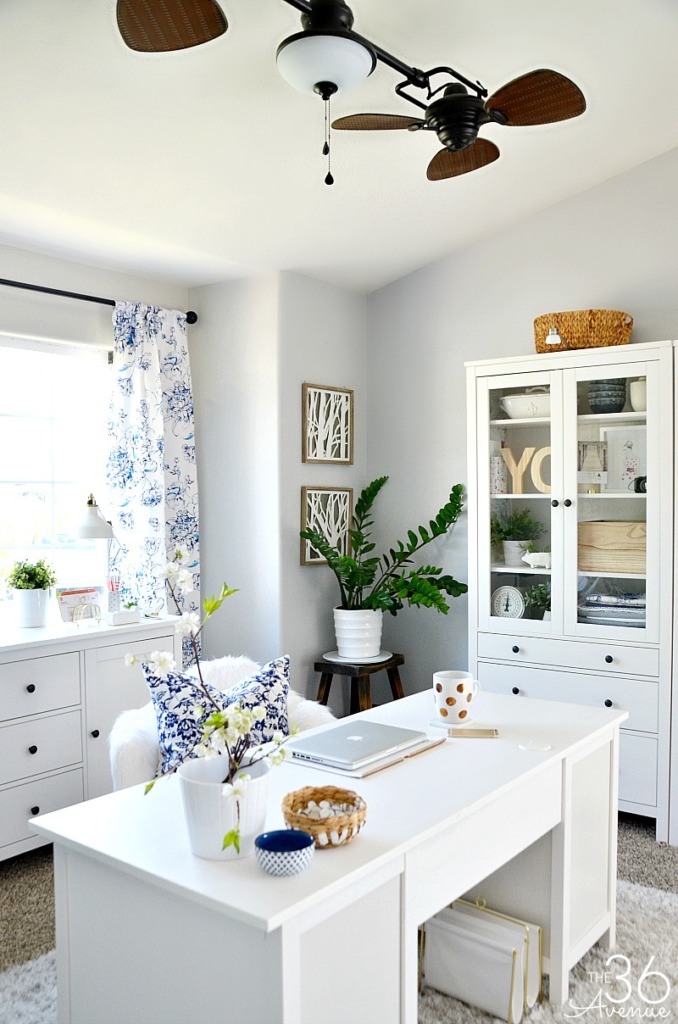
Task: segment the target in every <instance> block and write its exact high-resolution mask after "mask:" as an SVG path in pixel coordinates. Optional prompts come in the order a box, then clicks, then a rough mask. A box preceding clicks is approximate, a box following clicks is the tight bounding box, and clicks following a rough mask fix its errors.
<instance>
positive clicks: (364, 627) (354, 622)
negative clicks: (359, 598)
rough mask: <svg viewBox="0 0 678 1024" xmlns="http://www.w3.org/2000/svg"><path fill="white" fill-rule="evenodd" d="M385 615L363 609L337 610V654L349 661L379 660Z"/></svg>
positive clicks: (335, 625)
mask: <svg viewBox="0 0 678 1024" xmlns="http://www.w3.org/2000/svg"><path fill="white" fill-rule="evenodd" d="M383 619H384V613H383V612H380V611H373V610H372V609H366V610H365V609H362V608H335V609H334V633H335V636H336V638H337V654H338V655H339V657H340V658H346V659H347V660H348V661H361V660H363V659H365V658H378V657H379V654H380V652H381V628H382V624H383Z"/></svg>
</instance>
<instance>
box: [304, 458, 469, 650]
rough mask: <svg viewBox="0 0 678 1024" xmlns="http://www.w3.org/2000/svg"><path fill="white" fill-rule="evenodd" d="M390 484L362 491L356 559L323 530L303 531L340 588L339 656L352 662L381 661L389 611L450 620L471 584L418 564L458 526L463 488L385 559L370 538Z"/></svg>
mask: <svg viewBox="0 0 678 1024" xmlns="http://www.w3.org/2000/svg"><path fill="white" fill-rule="evenodd" d="M387 480H388V477H387V476H381V477H378V478H377V479H376V480H373V481H372V483H370V484H368V485H367V486H366V487H365V488H364V489H363V490H362V491H361V493H360V497H359V498H358V500H357V502H356V505H355V510H354V513H353V517H352V520H351V528H350V529H349V531H348V539H349V543H350V552H351V553H350V554H344V553H343V552H342V551H340V550H339V549H338V548H337V547H334V546H333V545H332V544H331V543H330V542H329V541H328V540H327V538H326V537H325V536H324V535H323V534H322V533H320V532H319V531H318V530H313V529H305V530H301V531H300V535H301V537H302V538H303V539H304V540H307V541H309V542H310V543H311V545H312V546H313V548H315V550H316V551H318V552H319V553H320V554H321V555H322V556H323V558H324V559H326V561H327V564H328V565H329V567H330V569H331V570H332V572H333V573H334V575H335V577H336V579H337V583H338V584H339V597H340V604H339V606H338V607H337V608H335V609H334V624H335V632H336V638H337V655H338V657H340V658H345V659H346V660H348V661H358V662H359V661H365V660H370V659H376V658H378V657H379V655H380V651H381V628H382V619H383V613H384V612H385V611H387V612H390V613H391V615H396V614H397V613H398V612H399V611H400V609H401V608H403V607H404V606H405V605H408V606H410V607H415V608H417V607H418V608H434V609H435V610H436V611H437V612H442V613H443V614H447V611H448V607H449V606H448V603H447V596H449V597H459V596H460V595H461V594H465V593H466V591H467V590H468V587H467V586H466V584H465V583H460V582H459V581H458V580H456V579H455V578H454V577H453V576H450V575H449V574H446V573H444V572H443V570H442V569H441V568H440V567H438V566H435V565H422V566H418V567H416V568H415V567H414V566H413V564H412V563H413V561H414V556H415V555H416V554H417V553H418V552H419V551H420V550H421V549H422V548H424V547H426V545H427V544H430V543H431V541H433V540H435V539H436V538H437V537H442V536H444V535H445V534H446V533H447V532H448V530H450V528H451V527H452V526H453V525H454V524H455V523H456V521H457V519H458V518H459V516H460V515H461V511H462V509H463V507H464V503H463V487H462V485H461V484H455V485H454V487H453V488H452V490H451V492H450V497H449V501H448V502H447V503H446V504H445V505H443V507H442V508H441V509H440V511H439V512H438V513H437V515H436V516H435V518H434V519H431V520H430V522H429V524H428V526H420V527H418V529H417V530H408V532H407V540H406V541H402V540H400V541H397V542H396V543H395V544H394V545H393V546H392V547H390V548H389V549H388V551H387V552H386V553H384V554H383V555H375V554H373V552H374V549H375V544H373V543H372V541H371V539H370V537H371V534H370V532H369V531H370V527H372V526H373V525H374V522H373V520H372V518H371V514H372V506H373V504H374V501H375V498H376V497H377V495H378V494H379V492H380V491H381V489H382V487H383V486H384V484H385V483H386V482H387ZM446 595H447V596H446Z"/></svg>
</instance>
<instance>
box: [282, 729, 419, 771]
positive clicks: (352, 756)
mask: <svg viewBox="0 0 678 1024" xmlns="http://www.w3.org/2000/svg"><path fill="white" fill-rule="evenodd" d="M426 739H427V736H426V733H425V732H417V731H416V730H415V729H401V728H400V727H399V726H395V725H382V724H381V723H380V722H361V721H356V722H347V723H346V724H345V725H336V726H333V727H332V728H331V729H326V730H325V731H324V732H319V733H316V734H315V735H314V736H303V735H302V736H295V737H294V739H292V740H290V741H289V742H288V743H286V744H285V746H286V747H288V749H289V750H291V751H292V755H293V757H294V759H295V760H299V761H312V762H314V763H315V764H322V765H325V766H326V767H328V768H339V769H343V770H344V771H348V770H351V769H355V768H362V767H363V766H364V765H367V764H370V763H371V762H372V761H378V760H379V759H380V758H382V757H387V756H390V755H393V754H397V753H400V751H406V750H409V748H410V747H416V746H418V745H419V744H420V743H422V742H423V741H425V740H426Z"/></svg>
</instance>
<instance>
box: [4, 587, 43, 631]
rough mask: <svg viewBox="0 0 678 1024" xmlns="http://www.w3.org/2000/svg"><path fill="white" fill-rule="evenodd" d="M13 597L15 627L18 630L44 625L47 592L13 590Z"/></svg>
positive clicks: (40, 590)
mask: <svg viewBox="0 0 678 1024" xmlns="http://www.w3.org/2000/svg"><path fill="white" fill-rule="evenodd" d="M13 595H14V596H13V598H12V600H13V601H14V607H15V609H16V618H17V625H18V626H19V627H20V628H22V629H23V628H24V627H26V626H44V625H45V623H46V622H47V608H48V602H49V590H42V589H39V590H14V591H13Z"/></svg>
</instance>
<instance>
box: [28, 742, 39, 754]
mask: <svg viewBox="0 0 678 1024" xmlns="http://www.w3.org/2000/svg"><path fill="white" fill-rule="evenodd" d="M37 752H38V748H37V747H36V745H35V743H33V744H32V745H31V746H30V747H29V748H28V753H29V754H37Z"/></svg>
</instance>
